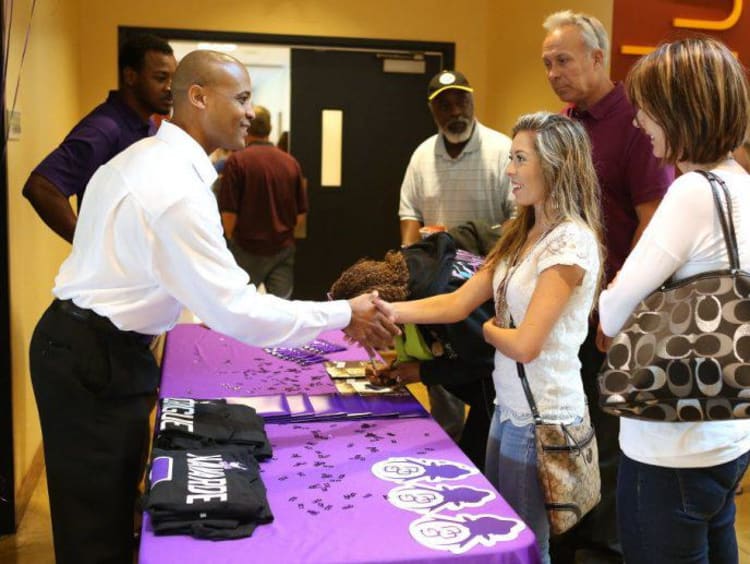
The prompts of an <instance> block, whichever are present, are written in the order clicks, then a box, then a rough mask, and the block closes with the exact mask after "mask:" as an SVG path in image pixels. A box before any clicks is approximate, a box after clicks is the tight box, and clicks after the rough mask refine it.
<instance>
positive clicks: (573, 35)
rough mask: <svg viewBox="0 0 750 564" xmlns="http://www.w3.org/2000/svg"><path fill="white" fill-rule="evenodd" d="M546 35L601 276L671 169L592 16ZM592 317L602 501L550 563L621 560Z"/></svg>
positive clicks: (613, 268)
mask: <svg viewBox="0 0 750 564" xmlns="http://www.w3.org/2000/svg"><path fill="white" fill-rule="evenodd" d="M544 28H545V29H546V30H547V36H546V38H545V39H544V43H543V45H542V59H543V61H544V66H545V68H546V69H547V79H548V80H549V83H550V86H552V89H553V90H554V91H555V94H557V95H558V97H559V98H560V100H562V101H563V102H566V103H567V104H568V106H567V107H566V108H565V109H564V110H563V113H564V114H565V115H567V116H569V117H571V118H572V119H575V120H578V121H579V122H581V124H582V125H583V126H584V127H585V128H586V131H587V132H588V134H589V137H590V138H591V144H592V147H593V160H594V166H595V167H596V171H597V176H598V177H599V184H600V187H601V200H602V211H603V222H604V230H605V239H606V240H605V246H606V249H607V258H606V262H605V277H606V282H607V283H608V282H609V281H610V280H612V278H614V276H615V275H616V274H617V271H618V270H619V269H620V267H621V266H622V264H623V262H624V261H625V257H627V255H628V254H629V253H630V250H631V249H632V248H633V245H635V242H636V241H637V240H638V238H639V237H640V235H641V233H642V232H643V230H644V229H645V227H646V225H647V224H648V222H649V221H650V219H651V216H652V215H653V214H654V212H655V211H656V208H657V206H658V205H659V202H660V201H661V199H662V197H663V196H664V193H665V192H666V190H667V187H668V186H669V185H670V184H671V183H672V180H674V169H673V168H672V167H662V166H661V164H660V162H659V160H658V159H656V158H655V157H654V156H653V154H652V152H651V143H650V142H649V140H648V138H647V137H646V136H645V135H644V134H643V133H642V132H641V131H640V130H638V129H637V128H636V127H635V126H634V124H633V118H634V117H635V110H634V108H633V106H632V105H631V104H630V102H629V101H628V99H627V97H626V96H625V89H624V86H623V84H622V83H618V84H615V83H614V82H612V80H611V79H610V78H609V72H608V70H607V57H608V53H609V38H608V37H607V32H606V30H605V29H604V26H602V24H601V22H600V21H599V20H597V19H596V18H594V17H591V16H587V15H584V14H576V13H573V12H571V11H569V10H566V11H563V12H557V13H554V14H552V15H551V16H549V17H548V18H547V19H546V20H545V22H544ZM597 325H598V320H597V319H595V318H593V319H592V320H591V326H590V328H589V334H588V336H587V338H586V341H585V342H584V344H583V345H582V346H581V350H580V352H579V358H580V360H581V377H582V379H583V386H584V389H585V391H586V396H587V398H588V403H589V411H590V413H591V420H592V422H593V424H594V428H595V429H596V436H597V442H598V446H599V466H600V470H601V478H602V501H601V502H600V504H599V505H598V506H597V507H596V508H595V509H594V510H593V511H592V512H591V513H589V514H588V515H587V516H586V517H585V518H584V520H583V521H582V522H581V523H580V524H579V525H578V526H577V527H576V528H574V529H573V530H572V531H571V532H570V533H568V534H566V535H564V536H563V537H562V538H559V539H558V540H557V541H556V542H554V543H553V545H552V546H551V554H552V559H553V561H554V562H555V564H558V563H568V562H570V563H572V562H574V561H576V560H575V558H576V551H578V550H580V551H581V553H580V554H579V557H578V561H583V562H622V554H621V550H620V547H619V542H618V539H617V522H616V513H615V487H616V485H617V465H618V462H619V455H620V451H619V446H618V434H619V419H618V418H617V417H613V416H611V415H607V414H604V413H602V412H601V411H600V410H599V407H598V404H599V391H598V389H597V375H598V373H599V369H600V367H601V365H602V362H603V360H604V353H603V352H602V350H604V349H605V345H606V343H605V342H604V338H603V335H602V334H601V332H599V331H598V330H597Z"/></svg>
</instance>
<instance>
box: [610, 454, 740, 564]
mask: <svg viewBox="0 0 750 564" xmlns="http://www.w3.org/2000/svg"><path fill="white" fill-rule="evenodd" d="M748 461H750V453H745V454H743V455H742V456H740V457H739V458H737V459H736V460H733V461H731V462H727V463H725V464H720V465H718V466H711V467H708V468H665V467H662V466H652V465H650V464H643V463H641V462H636V461H635V460H632V459H630V458H628V457H627V456H625V455H624V454H623V455H622V456H621V458H620V469H619V474H618V480H617V519H618V522H619V529H620V542H621V543H622V548H623V553H624V556H625V561H626V562H632V563H638V564H649V563H651V562H653V563H654V564H656V563H658V564H673V563H674V564H676V563H688V562H689V563H708V562H711V563H716V564H719V563H721V564H732V563H736V562H738V555H737V538H736V536H735V532H734V517H735V505H734V495H735V494H734V491H735V488H736V487H737V484H738V483H739V482H740V480H741V479H742V475H743V474H744V473H745V470H746V469H747V466H748Z"/></svg>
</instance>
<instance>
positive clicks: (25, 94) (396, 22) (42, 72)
mask: <svg viewBox="0 0 750 564" xmlns="http://www.w3.org/2000/svg"><path fill="white" fill-rule="evenodd" d="M612 1H613V0H571V1H570V2H562V1H553V0H538V1H536V2H522V3H514V2H507V1H504V0H464V1H463V2H455V0H380V1H379V2H356V1H352V0H275V1H273V2H267V1H264V2H260V1H253V0H213V1H212V2H205V1H204V0H200V1H199V0H162V1H161V2H153V1H152V0H108V1H106V2H104V1H101V0H45V1H43V2H38V3H37V13H36V15H35V19H34V24H33V28H32V35H31V41H30V43H29V52H28V56H27V60H26V63H25V67H24V69H23V80H22V84H21V95H20V98H19V103H18V108H19V109H21V110H22V112H23V120H22V122H23V123H22V125H23V130H24V132H23V139H22V140H21V141H20V142H12V143H11V144H10V147H9V153H8V157H9V192H10V194H9V213H10V255H9V256H10V269H11V283H10V289H11V315H12V320H11V323H12V324H11V335H12V350H13V385H14V393H13V403H14V410H15V413H14V429H15V455H16V480H17V482H16V483H17V485H18V484H20V481H21V479H22V477H23V475H24V474H25V472H26V469H27V468H28V464H29V461H30V459H31V456H32V455H33V454H34V452H35V450H36V449H37V447H38V445H39V441H40V435H39V426H38V423H37V420H36V408H35V406H34V402H33V394H32V392H31V388H30V385H29V383H28V363H27V354H28V343H29V339H30V337H31V332H32V330H33V327H34V324H35V323H36V320H37V319H38V317H39V315H40V314H41V312H42V310H43V309H44V307H46V305H47V303H48V302H49V299H50V288H51V287H52V281H53V278H54V274H55V272H56V270H57V267H58V266H59V264H60V262H61V260H62V259H63V258H64V256H65V254H66V253H67V250H68V246H67V244H64V243H63V242H61V240H60V239H58V238H57V237H56V236H54V235H52V234H51V232H50V231H49V230H48V229H47V228H46V227H45V226H44V225H43V224H42V223H41V221H40V220H39V219H38V218H37V217H36V215H35V214H34V212H33V210H32V209H31V207H30V206H29V205H28V203H27V202H26V201H25V200H24V199H23V198H22V197H21V195H20V191H21V187H22V185H23V182H24V180H25V178H26V177H27V175H28V173H29V172H30V170H31V169H32V168H33V166H34V165H35V164H36V163H37V162H38V161H39V160H40V159H41V158H42V157H43V156H44V155H45V154H46V153H47V152H48V151H49V150H50V149H51V148H52V147H53V146H54V145H55V144H56V143H58V142H59V141H60V139H62V137H63V136H64V135H65V133H66V132H67V131H68V130H69V129H70V127H72V126H73V125H74V123H75V122H76V121H77V120H78V119H79V118H80V117H81V116H82V115H83V114H85V113H86V112H87V111H88V110H90V109H91V108H92V107H94V106H95V105H96V104H98V103H99V102H101V100H102V99H103V98H104V96H105V94H106V91H107V90H109V89H111V88H114V87H115V86H116V82H117V70H116V60H117V55H116V53H117V26H118V25H125V26H143V27H172V28H185V29H206V30H219V31H240V32H254V33H276V34H291V35H318V36H326V35H327V36H347V37H362V38H377V39H407V40H423V41H451V42H455V43H456V63H457V64H456V66H457V68H459V69H460V70H462V71H463V72H464V73H465V74H466V75H467V76H468V77H469V78H470V80H471V81H472V83H473V85H474V87H475V89H476V94H475V98H476V107H477V115H478V116H479V118H480V119H481V120H482V121H483V122H485V123H486V124H487V125H490V126H493V127H496V128H498V129H500V130H503V131H506V132H507V131H508V130H509V128H510V127H511V125H512V124H513V122H514V121H515V118H516V117H517V116H518V114H520V113H523V112H527V111H533V110H537V109H549V110H557V109H558V108H559V107H560V103H559V102H558V101H557V100H556V98H555V97H554V95H553V94H552V93H551V91H550V89H549V87H548V86H547V83H546V80H545V77H544V72H543V68H542V65H541V62H540V60H539V59H540V57H539V55H540V45H541V41H542V39H543V36H544V33H543V30H542V28H541V22H542V20H543V19H544V16H545V15H547V14H548V13H550V12H552V11H555V10H558V9H564V8H573V9H582V10H585V11H589V12H590V13H592V14H594V15H596V16H598V17H600V18H601V19H602V20H603V21H604V23H605V25H606V26H607V27H608V28H610V29H611V17H612ZM30 4H31V0H16V6H15V20H14V33H13V37H12V45H11V58H10V63H11V64H10V68H11V76H10V80H9V81H8V90H11V89H12V86H13V85H14V84H15V69H17V67H18V59H17V55H18V53H19V52H20V49H21V47H22V41H23V37H22V32H23V31H24V29H22V28H25V22H26V20H25V16H24V17H21V16H22V15H25V14H28V11H29V7H30Z"/></svg>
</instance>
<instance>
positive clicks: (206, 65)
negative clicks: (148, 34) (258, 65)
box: [172, 49, 245, 103]
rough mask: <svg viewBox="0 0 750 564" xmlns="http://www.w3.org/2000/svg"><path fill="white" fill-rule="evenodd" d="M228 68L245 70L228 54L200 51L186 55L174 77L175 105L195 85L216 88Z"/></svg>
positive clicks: (173, 92)
mask: <svg viewBox="0 0 750 564" xmlns="http://www.w3.org/2000/svg"><path fill="white" fill-rule="evenodd" d="M227 66H238V67H240V68H243V69H244V68H245V67H244V66H243V64H242V63H241V62H240V61H238V60H237V59H235V58H234V57H232V56H231V55H227V54H226V53H221V52H219V51H208V50H204V49H199V50H197V51H191V52H190V53H188V54H187V55H185V56H184V57H183V58H182V60H181V61H180V64H179V65H177V70H175V73H174V77H172V95H173V96H174V99H175V103H176V102H177V99H178V98H182V99H183V100H184V99H185V98H186V96H187V92H188V90H189V89H190V87H191V86H192V85H193V84H198V85H200V86H214V85H215V84H216V83H217V82H218V81H220V80H221V79H222V77H223V73H224V72H225V68H226V67H227Z"/></svg>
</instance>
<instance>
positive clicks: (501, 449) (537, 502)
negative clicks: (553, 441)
mask: <svg viewBox="0 0 750 564" xmlns="http://www.w3.org/2000/svg"><path fill="white" fill-rule="evenodd" d="M534 440H535V434H534V424H533V423H531V424H529V425H524V426H523V427H516V426H515V425H513V423H511V422H510V421H509V420H506V421H503V422H502V423H501V422H500V410H499V409H497V408H495V414H494V415H493V417H492V423H491V425H490V436H489V439H488V440H487V463H486V465H485V474H486V475H487V479H488V480H489V481H490V482H491V483H492V485H493V486H495V488H497V491H499V492H500V495H502V496H503V498H504V499H505V501H507V502H508V503H509V504H510V506H511V507H512V508H513V509H514V510H515V511H516V513H518V516H519V517H521V519H523V521H524V523H526V524H527V525H528V526H529V528H531V530H532V531H534V534H535V535H536V542H537V546H538V547H539V553H540V554H541V557H542V562H543V563H544V564H547V563H549V561H550V560H549V521H547V513H546V510H545V509H544V495H543V494H542V489H541V486H540V484H539V478H538V477H537V471H536V445H535V442H534Z"/></svg>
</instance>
